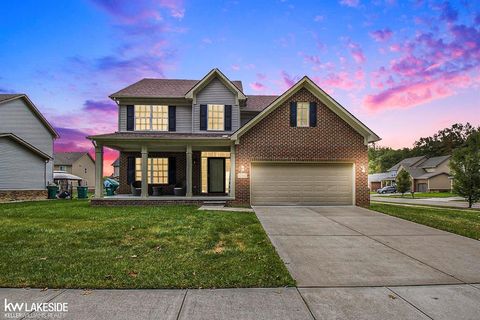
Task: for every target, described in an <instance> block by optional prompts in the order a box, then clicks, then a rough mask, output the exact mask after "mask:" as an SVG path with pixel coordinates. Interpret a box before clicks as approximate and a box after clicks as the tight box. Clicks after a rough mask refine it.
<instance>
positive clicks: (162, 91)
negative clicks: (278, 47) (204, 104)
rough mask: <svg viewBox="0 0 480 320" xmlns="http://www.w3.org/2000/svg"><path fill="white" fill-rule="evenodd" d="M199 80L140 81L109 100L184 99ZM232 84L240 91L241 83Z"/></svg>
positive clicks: (113, 95)
mask: <svg viewBox="0 0 480 320" xmlns="http://www.w3.org/2000/svg"><path fill="white" fill-rule="evenodd" d="M199 81H200V80H188V79H148V78H145V79H142V80H140V81H138V82H135V83H134V84H132V85H129V86H128V87H126V88H123V89H122V90H120V91H117V92H115V93H114V94H112V95H110V98H112V99H116V98H184V97H185V94H186V93H187V92H188V91H189V90H190V89H191V88H192V87H194V86H195V85H196V84H197V83H198V82H199ZM232 83H233V84H234V85H235V86H236V87H237V88H239V89H240V90H242V88H243V87H242V82H241V81H232Z"/></svg>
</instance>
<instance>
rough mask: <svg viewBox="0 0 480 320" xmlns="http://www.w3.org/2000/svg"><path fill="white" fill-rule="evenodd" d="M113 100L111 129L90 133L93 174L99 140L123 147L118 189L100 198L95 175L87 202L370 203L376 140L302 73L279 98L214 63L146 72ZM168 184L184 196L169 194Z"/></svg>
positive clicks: (99, 170)
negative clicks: (183, 72) (160, 75)
mask: <svg viewBox="0 0 480 320" xmlns="http://www.w3.org/2000/svg"><path fill="white" fill-rule="evenodd" d="M110 98H112V99H113V100H114V101H115V102H116V103H117V104H118V106H119V118H118V119H119V123H118V131H117V132H114V133H108V134H101V135H95V136H90V137H88V138H89V139H91V140H92V141H93V143H94V145H95V146H96V147H95V148H96V159H97V162H96V164H97V166H96V170H97V177H101V176H102V174H103V171H102V170H103V166H102V160H101V159H103V147H108V148H113V149H116V150H119V151H120V170H119V176H120V187H119V189H118V193H119V195H118V196H113V197H105V198H103V193H102V192H101V185H100V184H99V183H98V181H97V189H96V195H95V199H94V200H92V203H93V204H124V203H128V201H130V203H137V204H147V203H150V204H153V203H160V202H162V201H165V202H172V201H175V200H177V201H181V202H191V203H201V202H203V201H208V200H223V201H227V202H228V203H233V204H252V205H295V204H298V205H304V204H306V205H353V204H356V205H361V206H366V205H368V204H369V193H368V185H367V167H368V155H367V145H368V144H369V143H371V142H375V141H378V140H379V139H380V138H379V137H378V136H377V135H376V134H375V133H374V132H372V131H371V130H370V129H369V128H367V127H366V126H365V125H364V124H363V123H361V122H360V121H359V120H358V119H357V118H355V117H354V116H353V115H352V114H351V113H350V112H348V111H347V110H346V109H345V108H344V107H342V106H341V105H340V104H339V103H338V102H336V101H335V100H334V99H333V98H332V97H330V96H329V95H328V94H327V93H325V92H324V91H323V90H322V89H320V88H319V87H318V86H317V85H316V84H315V83H314V82H313V81H312V80H310V79H309V78H308V77H303V78H302V79H301V80H300V81H298V82H297V83H296V84H295V85H293V86H292V87H291V88H289V89H288V90H287V91H285V92H284V93H283V94H282V95H280V96H255V95H251V96H246V95H245V94H244V93H243V88H242V83H241V82H240V81H230V80H229V79H228V78H227V77H226V76H225V75H224V74H223V73H222V72H220V71H219V70H218V69H213V70H212V71H210V72H209V73H208V74H207V75H206V76H205V77H204V78H203V79H201V80H175V79H143V80H140V81H138V82H136V83H134V84H132V85H130V86H128V87H126V88H125V89H122V90H120V91H118V92H116V93H114V94H112V95H111V96H110ZM132 184H133V185H134V186H137V187H140V186H141V187H140V188H141V196H140V197H134V196H131V194H137V191H136V190H135V189H134V188H132V187H131V185H132ZM174 186H177V187H179V188H181V187H184V188H185V192H186V195H185V196H183V197H179V198H175V197H172V196H171V195H172V189H173V187H174ZM137 190H138V189H137ZM122 194H125V195H124V196H122ZM128 194H130V196H129V195H128ZM152 194H159V195H166V196H165V197H163V198H162V197H150V195H152ZM132 201H133V202H132Z"/></svg>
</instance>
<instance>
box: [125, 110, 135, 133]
mask: <svg viewBox="0 0 480 320" xmlns="http://www.w3.org/2000/svg"><path fill="white" fill-rule="evenodd" d="M134 128H135V106H127V131H133V130H134Z"/></svg>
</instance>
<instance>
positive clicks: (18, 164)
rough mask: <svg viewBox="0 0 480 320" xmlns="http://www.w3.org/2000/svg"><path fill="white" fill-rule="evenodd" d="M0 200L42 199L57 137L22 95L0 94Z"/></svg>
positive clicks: (45, 194)
mask: <svg viewBox="0 0 480 320" xmlns="http://www.w3.org/2000/svg"><path fill="white" fill-rule="evenodd" d="M0 119H1V124H0V200H4V201H9V200H23V199H37V198H46V196H47V193H46V186H47V185H48V183H50V182H53V161H52V160H53V141H54V139H56V138H58V133H57V132H56V131H55V129H54V128H53V127H52V126H51V125H50V123H48V121H47V120H46V119H45V117H44V116H43V115H42V114H41V113H40V111H39V110H38V109H37V107H36V106H35V105H34V104H33V102H32V101H31V100H30V99H29V98H28V97H27V95H25V94H0Z"/></svg>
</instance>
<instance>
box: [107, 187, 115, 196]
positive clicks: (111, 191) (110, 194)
mask: <svg viewBox="0 0 480 320" xmlns="http://www.w3.org/2000/svg"><path fill="white" fill-rule="evenodd" d="M105 191H106V192H107V196H113V188H112V187H106V188H105Z"/></svg>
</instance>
